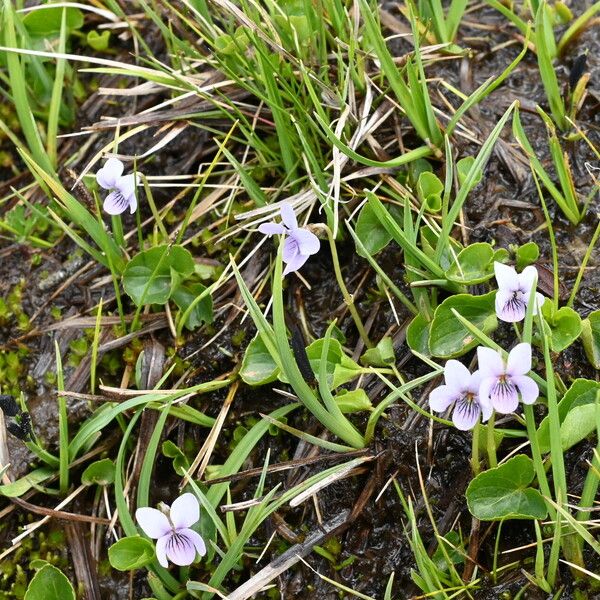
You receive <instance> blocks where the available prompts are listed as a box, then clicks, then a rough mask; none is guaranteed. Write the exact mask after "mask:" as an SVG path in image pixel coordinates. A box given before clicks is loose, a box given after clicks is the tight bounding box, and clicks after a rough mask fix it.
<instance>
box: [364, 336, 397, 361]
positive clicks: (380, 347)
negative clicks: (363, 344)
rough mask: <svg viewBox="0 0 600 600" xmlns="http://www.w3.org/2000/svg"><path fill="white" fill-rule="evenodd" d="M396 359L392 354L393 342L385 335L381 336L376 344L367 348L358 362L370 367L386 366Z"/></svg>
mask: <svg viewBox="0 0 600 600" xmlns="http://www.w3.org/2000/svg"><path fill="white" fill-rule="evenodd" d="M395 360H396V356H395V355H394V344H393V342H392V338H391V337H389V336H386V337H384V338H382V339H381V340H380V341H379V343H378V344H377V346H375V347H374V348H369V349H368V350H367V351H366V352H365V353H364V354H363V355H362V356H361V357H360V362H361V363H362V364H363V365H367V366H371V367H387V366H388V365H391V364H392V363H393V362H394V361H395Z"/></svg>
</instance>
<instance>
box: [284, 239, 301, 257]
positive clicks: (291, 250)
mask: <svg viewBox="0 0 600 600" xmlns="http://www.w3.org/2000/svg"><path fill="white" fill-rule="evenodd" d="M299 254H301V252H300V248H299V247H298V242H297V241H296V238H294V237H292V236H289V237H286V238H285V241H284V242H283V251H282V253H281V258H282V259H283V262H285V263H289V262H292V261H293V260H295V258H296V256H298V255H299Z"/></svg>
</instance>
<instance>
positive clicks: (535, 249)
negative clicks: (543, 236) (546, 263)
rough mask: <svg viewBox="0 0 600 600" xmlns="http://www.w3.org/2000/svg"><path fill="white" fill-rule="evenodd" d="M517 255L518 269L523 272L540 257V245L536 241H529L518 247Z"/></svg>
mask: <svg viewBox="0 0 600 600" xmlns="http://www.w3.org/2000/svg"><path fill="white" fill-rule="evenodd" d="M515 255H516V259H517V264H516V267H517V271H519V272H521V271H522V270H523V269H524V268H525V267H527V266H528V265H532V264H533V263H534V262H535V261H536V260H537V259H538V258H539V257H540V247H539V246H538V245H537V244H536V243H535V242H527V243H526V244H523V245H522V246H519V247H518V248H517V250H516V252H515Z"/></svg>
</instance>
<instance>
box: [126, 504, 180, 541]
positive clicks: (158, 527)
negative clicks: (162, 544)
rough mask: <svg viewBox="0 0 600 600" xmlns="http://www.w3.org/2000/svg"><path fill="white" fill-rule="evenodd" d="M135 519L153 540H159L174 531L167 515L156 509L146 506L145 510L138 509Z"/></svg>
mask: <svg viewBox="0 0 600 600" xmlns="http://www.w3.org/2000/svg"><path fill="white" fill-rule="evenodd" d="M135 518H136V520H137V522H138V524H139V526H140V527H141V528H142V531H143V532H144V533H145V534H146V535H147V536H148V537H151V538H153V539H155V540H156V539H158V538H161V537H163V536H164V535H167V534H168V533H169V532H171V531H172V530H173V528H172V527H171V524H170V523H169V519H167V515H165V514H164V513H162V512H160V510H157V509H156V508H150V507H149V506H146V507H144V508H138V509H137V510H136V511H135Z"/></svg>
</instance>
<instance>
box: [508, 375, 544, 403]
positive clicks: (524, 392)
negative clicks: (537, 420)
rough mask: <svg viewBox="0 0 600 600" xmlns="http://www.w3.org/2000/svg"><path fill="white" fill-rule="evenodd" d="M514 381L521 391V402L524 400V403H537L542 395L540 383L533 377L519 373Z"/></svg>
mask: <svg viewBox="0 0 600 600" xmlns="http://www.w3.org/2000/svg"><path fill="white" fill-rule="evenodd" d="M512 382H513V383H514V384H515V385H516V386H517V388H518V390H519V392H520V393H521V402H523V404H534V403H535V401H536V400H537V399H538V396H539V395H540V389H539V388H538V384H537V383H536V382H535V381H534V380H533V379H531V377H527V376H526V375H517V376H516V377H513V378H512Z"/></svg>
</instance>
